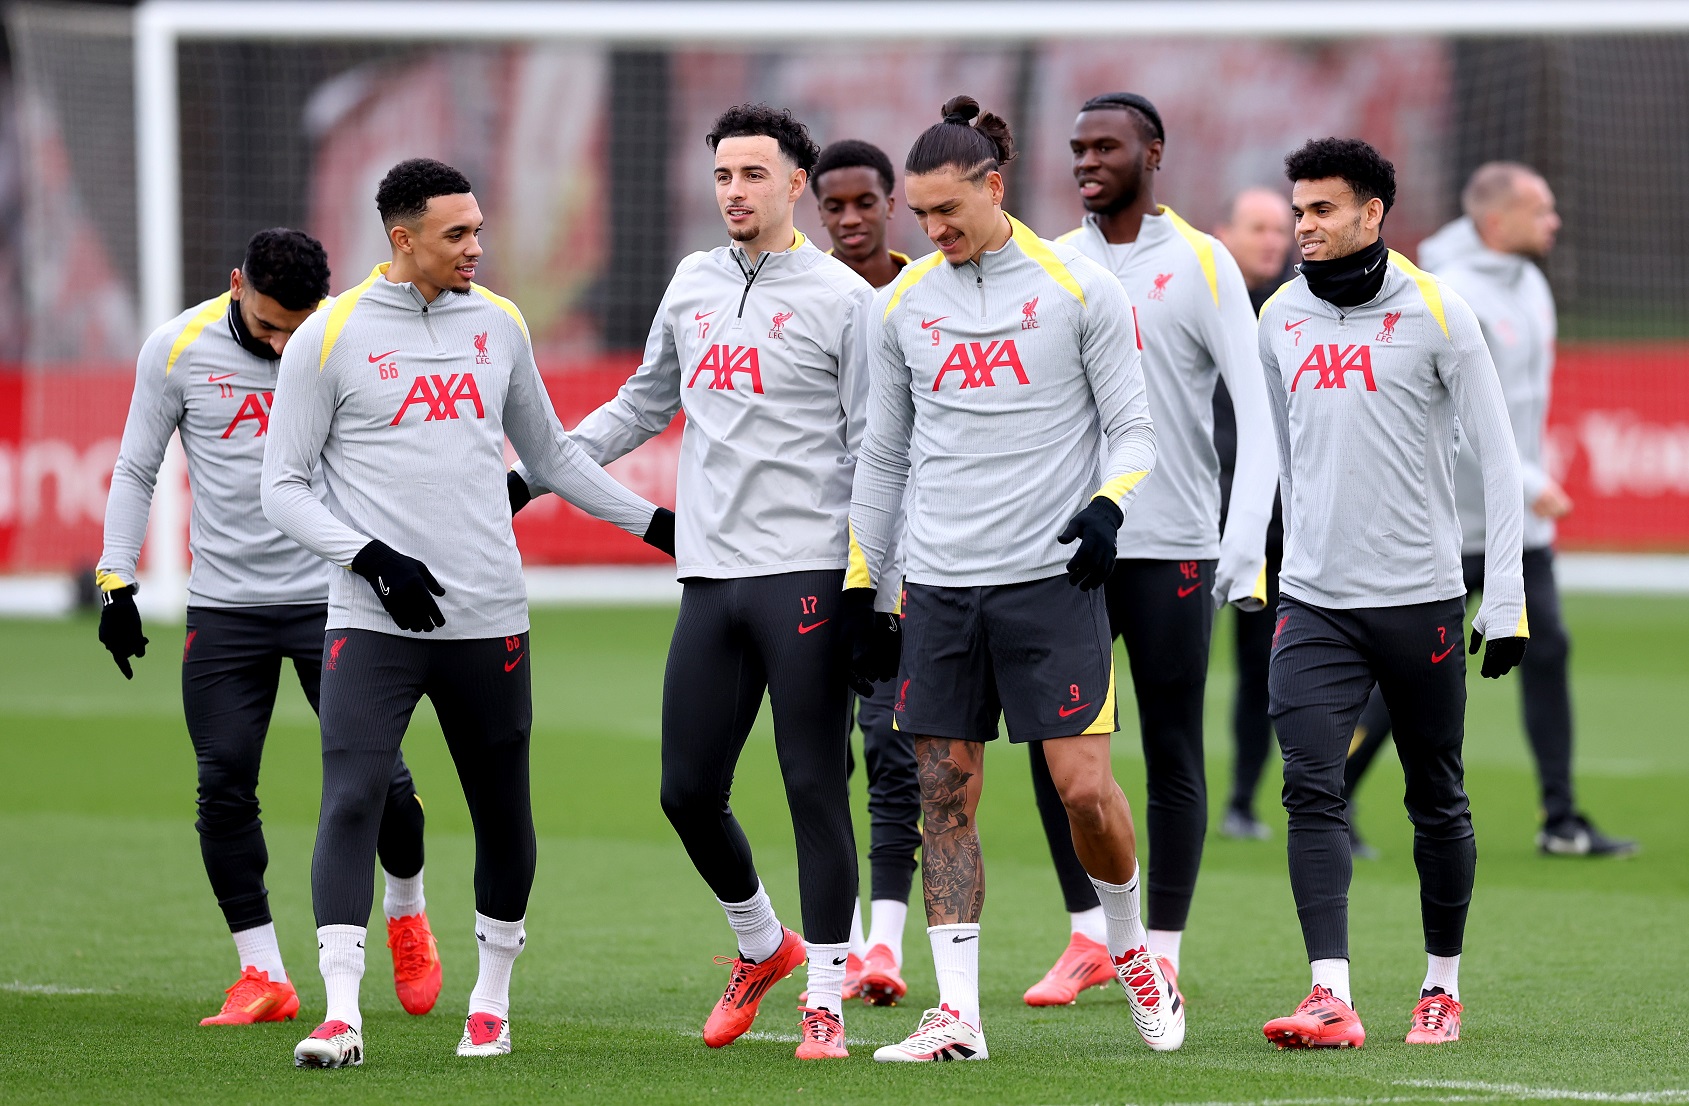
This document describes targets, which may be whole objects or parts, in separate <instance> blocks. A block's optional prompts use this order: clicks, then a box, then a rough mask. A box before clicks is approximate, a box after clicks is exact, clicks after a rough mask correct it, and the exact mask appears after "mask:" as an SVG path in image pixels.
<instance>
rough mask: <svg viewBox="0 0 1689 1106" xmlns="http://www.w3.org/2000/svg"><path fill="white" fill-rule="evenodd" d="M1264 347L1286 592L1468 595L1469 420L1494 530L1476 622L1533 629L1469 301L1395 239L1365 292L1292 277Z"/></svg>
mask: <svg viewBox="0 0 1689 1106" xmlns="http://www.w3.org/2000/svg"><path fill="white" fill-rule="evenodd" d="M1260 349H1261V363H1262V365H1263V367H1264V368H1265V371H1266V379H1267V396H1268V399H1269V401H1270V402H1271V405H1272V409H1273V421H1274V427H1275V429H1276V430H1277V432H1278V442H1279V455H1280V469H1281V476H1280V480H1281V482H1282V491H1283V501H1284V568H1283V570H1282V572H1281V573H1280V575H1279V587H1280V588H1281V590H1282V591H1283V592H1284V594H1286V595H1289V596H1292V597H1294V598H1296V599H1300V600H1302V601H1304V602H1307V603H1311V604H1313V605H1315V606H1320V607H1330V608H1337V609H1348V608H1358V607H1397V606H1406V605H1408V604H1410V603H1429V602H1432V601H1434V600H1439V599H1453V598H1456V597H1458V596H1461V595H1464V594H1465V593H1466V585H1465V583H1464V581H1463V580H1462V576H1461V568H1460V522H1459V520H1458V519H1457V518H1456V517H1455V509H1454V458H1455V453H1456V451H1457V450H1458V449H1459V447H1460V439H1461V437H1462V432H1463V431H1464V436H1465V438H1466V439H1468V440H1469V441H1470V442H1471V444H1472V446H1473V448H1474V450H1475V451H1476V453H1477V455H1478V460H1479V461H1480V463H1481V464H1482V466H1483V472H1484V486H1485V488H1486V489H1487V492H1488V495H1487V501H1488V504H1489V507H1488V515H1489V532H1490V534H1491V536H1492V538H1493V539H1494V540H1492V541H1491V543H1490V547H1489V549H1488V550H1487V551H1486V555H1485V559H1484V577H1485V585H1484V601H1483V605H1482V606H1480V607H1479V608H1478V613H1477V615H1476V616H1475V617H1474V619H1473V622H1472V625H1473V628H1474V629H1476V630H1479V631H1481V632H1482V633H1483V634H1484V635H1485V636H1486V637H1514V636H1521V637H1522V636H1527V634H1528V630H1527V627H1526V622H1525V593H1524V581H1523V578H1522V577H1521V575H1520V567H1519V555H1520V534H1521V515H1522V509H1521V508H1522V503H1523V500H1522V498H1521V495H1520V491H1519V458H1518V454H1517V453H1515V452H1514V449H1513V432H1512V430H1511V429H1510V428H1509V426H1508V423H1507V408H1506V405H1505V404H1504V403H1503V401H1502V398H1501V385H1500V384H1499V383H1498V382H1497V380H1496V375H1495V366H1494V365H1492V364H1491V363H1490V355H1489V351H1488V350H1487V349H1485V348H1484V340H1483V335H1482V334H1481V333H1480V332H1479V330H1478V320H1477V319H1475V318H1473V316H1472V309H1471V308H1469V307H1467V306H1466V302H1465V301H1464V300H1462V299H1461V298H1460V297H1459V296H1458V295H1456V294H1455V293H1454V292H1453V291H1452V290H1451V289H1450V288H1448V287H1447V286H1446V285H1444V284H1442V283H1440V282H1439V281H1437V280H1436V279H1435V278H1434V277H1432V276H1430V275H1429V274H1427V273H1424V272H1421V271H1420V270H1419V269H1417V268H1415V267H1414V266H1413V264H1412V263H1411V262H1409V261H1408V260H1407V259H1406V258H1404V257H1403V256H1402V255H1400V254H1398V253H1395V252H1394V251H1392V252H1391V253H1390V255H1389V268H1388V270H1387V271H1386V273H1385V275H1384V286H1383V288H1382V289H1380V291H1379V293H1378V295H1377V296H1376V297H1375V298H1374V299H1373V300H1372V301H1371V302H1370V303H1367V304H1364V305H1362V306H1360V307H1354V308H1347V309H1340V308H1337V307H1334V306H1332V305H1331V304H1329V303H1327V302H1326V301H1324V300H1322V299H1320V298H1319V297H1317V296H1315V295H1314V294H1313V293H1312V292H1310V291H1309V290H1308V282H1307V280H1306V279H1305V278H1303V277H1300V276H1298V277H1296V278H1295V279H1294V280H1291V281H1290V282H1289V283H1287V284H1285V285H1284V287H1282V288H1280V289H1279V290H1278V292H1277V293H1275V294H1274V296H1273V298H1272V299H1270V300H1268V301H1267V304H1266V306H1264V307H1263V308H1262V309H1261V337H1260ZM1456 416H1458V417H1459V419H1460V423H1459V427H1457V426H1456V423H1455V419H1456Z"/></svg>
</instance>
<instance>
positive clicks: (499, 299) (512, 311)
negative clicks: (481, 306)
mask: <svg viewBox="0 0 1689 1106" xmlns="http://www.w3.org/2000/svg"><path fill="white" fill-rule="evenodd" d="M470 287H471V288H473V289H475V291H477V292H479V293H480V294H481V297H482V298H483V299H485V300H486V301H487V302H488V303H491V304H494V305H495V306H497V307H498V309H499V310H500V311H503V312H504V313H505V314H506V315H509V316H510V317H511V318H512V319H515V320H516V325H517V326H519V327H521V328H522V337H524V338H526V339H528V342H529V343H530V344H532V343H533V340H534V339H533V336H532V335H530V334H529V333H528V324H527V323H526V322H524V321H523V319H522V312H521V311H520V310H519V309H518V308H517V306H516V305H515V304H514V303H511V302H510V301H509V300H507V299H505V298H504V297H503V296H501V295H499V294H498V293H497V292H489V291H487V290H486V289H485V288H483V287H481V286H480V285H479V284H471V285H470Z"/></svg>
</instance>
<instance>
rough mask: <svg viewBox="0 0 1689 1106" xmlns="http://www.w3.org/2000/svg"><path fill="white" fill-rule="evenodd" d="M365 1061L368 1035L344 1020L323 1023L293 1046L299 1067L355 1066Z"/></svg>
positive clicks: (295, 1063)
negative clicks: (366, 1036) (365, 1040)
mask: <svg viewBox="0 0 1689 1106" xmlns="http://www.w3.org/2000/svg"><path fill="white" fill-rule="evenodd" d="M363 1062H364V1035H363V1033H362V1032H361V1031H360V1030H358V1029H354V1028H353V1027H352V1026H350V1025H348V1024H347V1023H345V1022H343V1021H331V1022H323V1023H322V1024H321V1025H319V1026H317V1028H315V1029H313V1030H312V1031H311V1035H310V1036H309V1037H306V1038H305V1039H304V1040H303V1041H300V1042H299V1043H298V1044H297V1045H294V1046H293V1066H294V1067H296V1068H348V1067H350V1068H355V1067H357V1066H358V1065H359V1064H362V1063H363Z"/></svg>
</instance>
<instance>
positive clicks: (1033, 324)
mask: <svg viewBox="0 0 1689 1106" xmlns="http://www.w3.org/2000/svg"><path fill="white" fill-rule="evenodd" d="M1038 299H1039V297H1037V296H1033V297H1032V298H1031V299H1029V300H1027V301H1026V302H1025V303H1023V304H1021V305H1020V328H1021V329H1022V330H1037V329H1038Z"/></svg>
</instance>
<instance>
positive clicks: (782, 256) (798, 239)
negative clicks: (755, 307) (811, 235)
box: [727, 228, 809, 319]
mask: <svg viewBox="0 0 1689 1106" xmlns="http://www.w3.org/2000/svg"><path fill="white" fill-rule="evenodd" d="M808 242H809V239H807V238H805V237H804V236H803V231H801V230H798V229H796V228H793V230H792V245H791V248H790V249H785V250H781V251H780V252H779V253H772V252H769V251H764V252H763V254H762V256H761V257H758V258H757V259H756V263H755V264H752V263H751V259H750V256H749V255H748V254H746V253H745V251H744V249H743V248H742V247H740V246H731V247H729V248H728V251H727V252H728V255H729V256H730V257H732V258H733V264H734V265H735V266H737V267H738V269H739V275H740V276H741V277H743V278H744V280H745V287H744V290H743V291H741V292H740V293H739V310H738V312H736V313H735V315H734V318H739V319H742V318H744V317H745V301H746V300H747V299H749V298H750V295H751V286H752V285H753V284H755V283H756V282H757V278H758V277H760V276H762V275H763V273H764V272H765V271H768V270H769V267H770V266H772V267H773V268H774V269H775V270H778V269H779V267H780V266H781V265H786V264H790V261H789V260H788V259H790V258H791V256H792V255H793V254H795V253H797V252H798V251H799V250H801V249H803V248H804V246H805V245H806V244H807V243H808Z"/></svg>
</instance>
